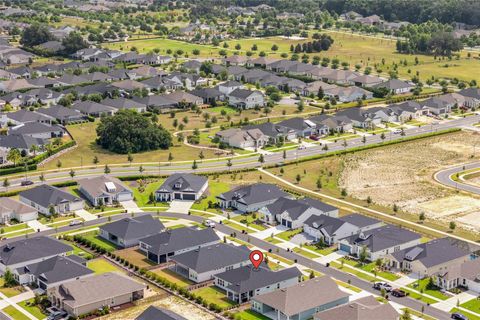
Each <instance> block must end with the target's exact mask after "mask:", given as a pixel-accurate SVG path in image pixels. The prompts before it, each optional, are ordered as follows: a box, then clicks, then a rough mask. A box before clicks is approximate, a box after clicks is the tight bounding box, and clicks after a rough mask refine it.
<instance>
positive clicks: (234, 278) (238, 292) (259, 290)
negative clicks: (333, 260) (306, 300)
mask: <svg viewBox="0 0 480 320" xmlns="http://www.w3.org/2000/svg"><path fill="white" fill-rule="evenodd" d="M214 278H215V286H217V287H219V288H220V289H222V290H224V291H225V292H226V295H227V298H228V299H230V300H232V301H233V302H235V303H238V304H242V303H245V302H248V301H250V299H251V298H253V297H254V296H257V295H260V294H264V293H269V292H272V291H275V290H278V289H283V288H287V287H290V286H293V285H296V284H297V283H299V282H300V281H301V279H302V273H301V272H300V270H298V269H297V268H296V267H292V268H286V269H281V270H279V271H272V270H270V269H268V268H264V267H260V268H258V269H254V268H253V267H252V266H244V267H241V268H236V269H233V270H227V271H225V272H222V273H218V274H216V275H215V276H214Z"/></svg>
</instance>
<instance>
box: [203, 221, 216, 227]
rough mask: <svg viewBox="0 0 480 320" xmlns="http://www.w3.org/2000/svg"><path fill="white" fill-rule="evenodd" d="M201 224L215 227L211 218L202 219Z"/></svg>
mask: <svg viewBox="0 0 480 320" xmlns="http://www.w3.org/2000/svg"><path fill="white" fill-rule="evenodd" d="M203 225H204V226H206V227H210V228H215V222H213V221H212V220H205V221H203Z"/></svg>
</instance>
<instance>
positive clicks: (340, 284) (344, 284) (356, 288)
mask: <svg viewBox="0 0 480 320" xmlns="http://www.w3.org/2000/svg"><path fill="white" fill-rule="evenodd" d="M335 282H336V283H337V284H338V285H339V286H341V287H344V288H347V289H349V290H352V291H353V292H356V293H359V292H362V289H360V288H358V287H355V286H352V285H351V284H348V283H346V282H343V281H340V280H335Z"/></svg>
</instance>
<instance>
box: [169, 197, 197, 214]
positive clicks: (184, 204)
mask: <svg viewBox="0 0 480 320" xmlns="http://www.w3.org/2000/svg"><path fill="white" fill-rule="evenodd" d="M194 202H195V201H188V200H173V201H172V202H170V208H168V210H167V212H175V213H183V214H188V211H189V210H190V208H191V207H192V205H193V203H194Z"/></svg>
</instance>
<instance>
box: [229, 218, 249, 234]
mask: <svg viewBox="0 0 480 320" xmlns="http://www.w3.org/2000/svg"><path fill="white" fill-rule="evenodd" d="M222 223H223V224H224V225H226V226H229V227H230V228H232V229H235V230H237V231H240V232H242V231H243V230H245V232H247V233H252V232H254V230H252V229H250V228H247V227H246V226H244V225H241V224H239V223H237V222H232V221H230V220H223V221H222Z"/></svg>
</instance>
